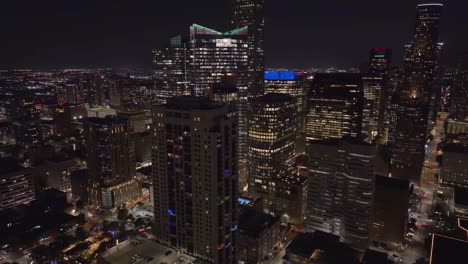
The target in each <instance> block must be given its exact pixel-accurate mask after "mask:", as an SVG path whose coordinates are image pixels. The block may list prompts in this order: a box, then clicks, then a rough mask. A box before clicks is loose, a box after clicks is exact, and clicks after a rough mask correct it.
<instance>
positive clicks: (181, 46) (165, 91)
mask: <svg viewBox="0 0 468 264" xmlns="http://www.w3.org/2000/svg"><path fill="white" fill-rule="evenodd" d="M189 60H190V54H189V47H188V43H187V41H186V40H185V39H183V38H182V36H177V37H174V38H171V39H170V42H169V44H168V45H167V46H166V47H164V48H162V49H154V50H153V67H154V69H153V80H154V90H155V91H154V96H155V99H156V101H157V102H160V103H165V102H166V101H167V99H169V98H171V97H173V96H179V95H184V94H185V93H186V92H187V89H188V87H189V86H188V85H189V77H190V72H189V67H190V65H189Z"/></svg>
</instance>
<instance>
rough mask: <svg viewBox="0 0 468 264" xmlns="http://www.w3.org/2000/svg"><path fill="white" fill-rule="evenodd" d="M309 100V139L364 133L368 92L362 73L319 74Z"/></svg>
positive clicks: (307, 127) (307, 128)
mask: <svg viewBox="0 0 468 264" xmlns="http://www.w3.org/2000/svg"><path fill="white" fill-rule="evenodd" d="M307 103H308V106H307V107H308V109H307V123H306V137H307V139H308V140H322V139H330V138H337V139H340V138H342V137H345V136H352V137H360V136H361V129H362V112H363V103H364V92H363V87H362V78H361V75H360V74H351V73H318V74H316V75H315V77H314V81H313V84H312V89H311V90H310V91H309V93H308V95H307Z"/></svg>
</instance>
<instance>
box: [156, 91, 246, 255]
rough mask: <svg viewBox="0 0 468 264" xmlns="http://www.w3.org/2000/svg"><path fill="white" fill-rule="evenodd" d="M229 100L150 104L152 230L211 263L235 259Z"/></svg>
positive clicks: (234, 173) (235, 180)
mask: <svg viewBox="0 0 468 264" xmlns="http://www.w3.org/2000/svg"><path fill="white" fill-rule="evenodd" d="M231 109H232V108H231V107H230V106H229V105H226V104H223V103H219V102H213V101H210V100H209V99H208V98H206V97H175V98H172V99H170V100H168V102H167V104H166V105H157V106H154V107H153V111H152V115H153V185H154V206H155V208H154V217H155V227H156V229H155V232H156V233H155V235H156V237H157V238H158V239H160V240H161V241H162V242H163V243H165V244H168V245H170V246H173V247H176V248H178V249H180V250H182V251H184V252H188V253H190V254H193V255H195V256H197V257H201V258H203V259H205V260H208V261H210V262H213V263H237V217H238V201H237V200H238V191H239V186H238V174H237V172H238V156H237V149H238V148H237V144H238V140H237V129H238V127H237V124H236V119H235V115H234V113H232V112H231Z"/></svg>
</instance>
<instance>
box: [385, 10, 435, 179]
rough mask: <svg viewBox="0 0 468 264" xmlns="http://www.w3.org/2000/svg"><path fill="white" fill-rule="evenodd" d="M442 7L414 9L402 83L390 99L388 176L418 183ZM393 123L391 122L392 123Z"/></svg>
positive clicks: (430, 110) (429, 119) (431, 102)
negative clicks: (389, 169) (412, 28)
mask: <svg viewBox="0 0 468 264" xmlns="http://www.w3.org/2000/svg"><path fill="white" fill-rule="evenodd" d="M442 7H443V5H442V4H439V3H430V4H420V5H418V6H417V8H416V11H417V16H416V28H415V32H414V37H413V40H412V43H411V45H410V46H408V47H407V48H406V54H405V63H404V71H403V76H402V81H401V83H400V86H399V89H398V91H397V93H396V94H395V95H394V99H392V105H393V110H392V112H393V113H392V114H391V118H392V119H393V120H392V121H391V122H390V124H391V126H392V127H391V128H390V131H389V133H390V135H389V142H390V144H391V151H392V158H391V163H392V166H391V167H392V176H394V177H398V178H406V179H410V180H413V181H419V177H420V174H421V171H422V166H423V161H424V153H425V151H424V150H425V148H424V146H425V143H426V135H427V128H428V123H432V122H433V118H434V112H435V109H434V108H435V107H436V105H437V104H436V103H434V102H435V97H436V95H437V94H438V93H437V91H436V89H437V88H436V85H435V80H436V78H437V72H438V61H439V55H440V45H438V38H439V24H440V17H441V14H442ZM392 122H395V123H392Z"/></svg>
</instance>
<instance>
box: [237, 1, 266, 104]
mask: <svg viewBox="0 0 468 264" xmlns="http://www.w3.org/2000/svg"><path fill="white" fill-rule="evenodd" d="M264 4H265V0H233V5H234V6H233V11H234V12H233V17H232V27H233V28H241V27H245V26H248V30H249V38H248V49H249V50H248V57H249V97H255V96H259V95H262V94H263V71H264V69H265V65H264V64H265V62H264V60H265V58H264V48H263V46H264V36H263V34H264V32H263V30H264V26H265V18H264Z"/></svg>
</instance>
